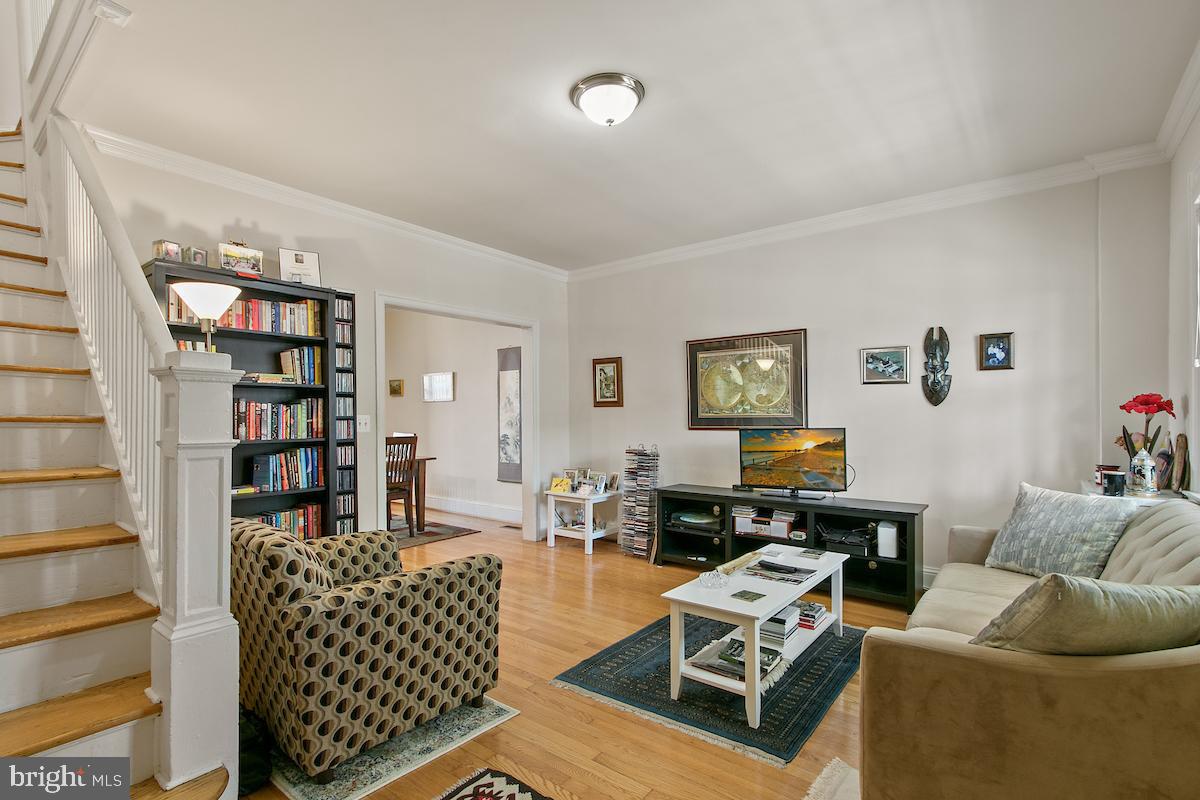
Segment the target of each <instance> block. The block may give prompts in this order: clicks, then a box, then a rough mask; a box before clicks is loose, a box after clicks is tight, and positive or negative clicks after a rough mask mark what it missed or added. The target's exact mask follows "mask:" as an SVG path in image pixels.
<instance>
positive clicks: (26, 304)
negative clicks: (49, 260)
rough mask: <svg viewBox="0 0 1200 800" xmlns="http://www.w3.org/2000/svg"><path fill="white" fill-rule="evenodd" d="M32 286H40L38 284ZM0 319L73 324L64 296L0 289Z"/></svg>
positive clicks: (41, 323)
mask: <svg viewBox="0 0 1200 800" xmlns="http://www.w3.org/2000/svg"><path fill="white" fill-rule="evenodd" d="M0 282H3V281H0ZM34 288H38V289H40V288H42V287H40V286H38V287H34ZM0 319H4V320H8V321H9V322H36V323H38V324H40V325H74V324H75V323H74V322H72V320H73V319H74V317H73V316H72V314H71V307H70V305H68V304H67V301H66V299H65V298H62V297H49V296H47V295H44V294H30V293H29V292H13V291H7V290H5V289H0Z"/></svg>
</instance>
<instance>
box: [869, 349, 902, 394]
mask: <svg viewBox="0 0 1200 800" xmlns="http://www.w3.org/2000/svg"><path fill="white" fill-rule="evenodd" d="M858 358H859V366H860V367H861V370H862V382H863V384H864V385H866V384H874V383H908V346H907V345H903V346H899V347H864V348H862V349H861V350H859V351H858Z"/></svg>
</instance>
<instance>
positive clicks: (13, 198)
mask: <svg viewBox="0 0 1200 800" xmlns="http://www.w3.org/2000/svg"><path fill="white" fill-rule="evenodd" d="M0 200H6V201H8V202H9V203H16V204H17V205H22V206H27V205H29V198H27V197H21V195H19V194H6V193H4V192H0Z"/></svg>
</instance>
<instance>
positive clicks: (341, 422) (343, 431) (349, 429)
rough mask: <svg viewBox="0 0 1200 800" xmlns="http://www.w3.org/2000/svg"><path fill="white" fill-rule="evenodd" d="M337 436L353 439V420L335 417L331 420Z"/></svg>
mask: <svg viewBox="0 0 1200 800" xmlns="http://www.w3.org/2000/svg"><path fill="white" fill-rule="evenodd" d="M333 425H334V428H335V432H336V433H337V438H339V439H353V438H354V420H352V419H337V420H334V421H333Z"/></svg>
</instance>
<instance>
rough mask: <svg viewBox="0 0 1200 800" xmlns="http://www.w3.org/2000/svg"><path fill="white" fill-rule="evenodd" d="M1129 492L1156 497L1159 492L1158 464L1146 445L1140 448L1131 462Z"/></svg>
mask: <svg viewBox="0 0 1200 800" xmlns="http://www.w3.org/2000/svg"><path fill="white" fill-rule="evenodd" d="M1127 493H1128V494H1136V495H1139V496H1141V497H1154V496H1155V495H1157V494H1158V465H1157V464H1156V463H1155V462H1154V458H1153V457H1152V456H1151V455H1150V454H1149V453H1147V452H1146V448H1144V447H1143V448H1142V449H1141V450H1138V453H1137V455H1136V456H1134V457H1133V460H1132V461H1130V462H1129V486H1128V487H1127Z"/></svg>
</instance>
